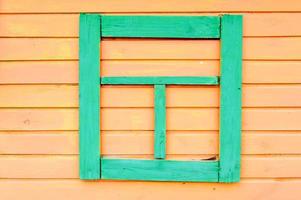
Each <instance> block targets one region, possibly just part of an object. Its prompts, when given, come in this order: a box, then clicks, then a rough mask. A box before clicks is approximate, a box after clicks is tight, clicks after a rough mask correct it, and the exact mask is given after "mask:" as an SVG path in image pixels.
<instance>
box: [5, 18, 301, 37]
mask: <svg viewBox="0 0 301 200" xmlns="http://www.w3.org/2000/svg"><path fill="white" fill-rule="evenodd" d="M241 14H243V16H244V27H243V29H244V30H243V34H244V36H247V37H248V36H300V35H301V28H300V26H296V23H298V22H299V21H300V19H301V14H300V13H241ZM131 15H141V14H139V13H138V14H136V13H134V14H131ZM155 15H164V16H166V15H180V16H183V15H184V16H191V15H193V16H204V15H205V16H208V15H209V16H211V15H214V16H216V15H219V13H173V14H168V13H159V14H155ZM0 21H1V24H0V36H2V37H78V14H11V15H0ZM271 21H272V22H273V23H271Z"/></svg>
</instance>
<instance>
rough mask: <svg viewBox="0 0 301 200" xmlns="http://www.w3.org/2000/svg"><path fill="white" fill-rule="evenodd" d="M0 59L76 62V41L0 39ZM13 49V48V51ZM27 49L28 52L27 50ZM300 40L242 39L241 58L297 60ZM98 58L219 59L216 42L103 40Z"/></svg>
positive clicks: (298, 58)
mask: <svg viewBox="0 0 301 200" xmlns="http://www.w3.org/2000/svg"><path fill="white" fill-rule="evenodd" d="M0 46H1V47H2V48H1V49H0V60H77V59H78V39H77V38H0ZM16 48H17V49H16ZM29 49H30V51H29ZM300 49H301V37H282V38H274V37H270V38H269V37H264V38H257V37H256V38H244V39H243V59H245V60H246V59H247V60H300V59H301V55H300ZM101 52H102V55H101V58H102V59H117V60H122V59H123V60H124V59H127V60H128V59H139V60H145V59H155V60H164V59H177V60H178V59H186V60H191V59H192V60H196V59H215V60H216V59H219V41H218V40H155V39H148V40H147V39H144V40H143V39H118V40H114V39H113V40H103V41H102V45H101Z"/></svg>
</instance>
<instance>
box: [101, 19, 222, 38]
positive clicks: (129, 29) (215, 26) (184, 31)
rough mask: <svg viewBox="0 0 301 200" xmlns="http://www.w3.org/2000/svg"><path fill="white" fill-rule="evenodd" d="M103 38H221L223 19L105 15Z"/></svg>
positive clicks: (102, 28) (102, 20) (102, 27)
mask: <svg viewBox="0 0 301 200" xmlns="http://www.w3.org/2000/svg"><path fill="white" fill-rule="evenodd" d="M101 25H102V26H101V34H102V37H125V38H131V37H134V38H137V37H138V38H219V37H220V18H219V17H215V16H201V17H198V16H164V17H162V16H154V15H153V16H146V15H145V16H134V15H118V16H111V15H102V16H101Z"/></svg>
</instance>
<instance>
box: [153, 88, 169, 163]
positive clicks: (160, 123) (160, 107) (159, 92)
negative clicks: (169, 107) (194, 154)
mask: <svg viewBox="0 0 301 200" xmlns="http://www.w3.org/2000/svg"><path fill="white" fill-rule="evenodd" d="M154 115H155V117H154V118H155V122H154V123H155V130H154V157H155V158H157V159H164V158H165V154H166V86H165V85H154Z"/></svg>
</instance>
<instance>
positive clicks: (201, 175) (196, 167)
mask: <svg viewBox="0 0 301 200" xmlns="http://www.w3.org/2000/svg"><path fill="white" fill-rule="evenodd" d="M218 168H219V161H175V160H132V159H108V158H102V159H101V179H113V180H145V181H185V182H218Z"/></svg>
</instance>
